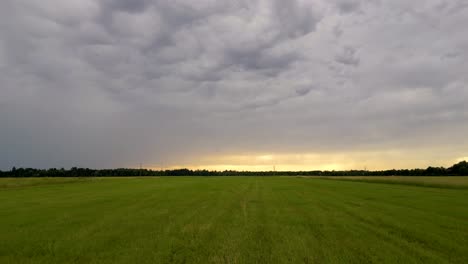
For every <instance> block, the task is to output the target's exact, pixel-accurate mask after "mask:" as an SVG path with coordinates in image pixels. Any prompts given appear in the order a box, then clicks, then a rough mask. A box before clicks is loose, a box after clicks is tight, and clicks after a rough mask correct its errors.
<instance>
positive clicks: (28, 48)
mask: <svg viewBox="0 0 468 264" xmlns="http://www.w3.org/2000/svg"><path fill="white" fill-rule="evenodd" d="M467 25H468V1H467V0H420V1H408V0H386V1H385V0H317V1H312V0H288V1H284V0H237V1H235V0H231V1H228V0H224V1H220V0H132V1H130V0H67V1H63V0H2V1H0V169H10V168H11V167H12V166H17V167H39V168H48V167H65V168H67V167H71V166H79V167H91V168H112V167H138V166H139V163H142V164H143V166H145V167H149V168H159V167H165V168H169V167H177V166H187V167H190V168H215V169H225V168H230V169H231V168H234V169H260V170H263V169H270V168H271V167H272V166H273V165H277V169H279V170H281V169H315V168H316V169H362V168H364V167H367V168H368V169H385V168H393V167H395V168H400V167H401V168H412V167H426V166H428V165H434V166H449V165H451V164H452V163H454V162H456V161H457V160H459V159H463V158H464V157H468V140H467V135H468V64H467V61H468V28H467Z"/></svg>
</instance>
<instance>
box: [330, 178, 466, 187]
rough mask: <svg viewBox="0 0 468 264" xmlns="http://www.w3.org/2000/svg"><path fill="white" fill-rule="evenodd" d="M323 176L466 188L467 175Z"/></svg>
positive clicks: (362, 180) (373, 181) (361, 180)
mask: <svg viewBox="0 0 468 264" xmlns="http://www.w3.org/2000/svg"><path fill="white" fill-rule="evenodd" d="M323 178H326V179H333V180H347V181H358V182H372V183H386V184H403V185H413V186H423V187H434V188H450V189H468V177H460V176H443V177H442V176H441V177H437V176H423V177H421V176H341V177H335V176H334V177H323Z"/></svg>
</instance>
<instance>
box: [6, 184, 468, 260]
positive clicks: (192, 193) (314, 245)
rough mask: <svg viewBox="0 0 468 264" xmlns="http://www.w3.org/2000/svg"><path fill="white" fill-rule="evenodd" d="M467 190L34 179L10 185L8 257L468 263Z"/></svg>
mask: <svg viewBox="0 0 468 264" xmlns="http://www.w3.org/2000/svg"><path fill="white" fill-rule="evenodd" d="M0 181H1V180H0ZM19 181H20V180H19ZM49 181H50V180H49ZM15 185H16V186H18V185H21V184H20V183H18V184H16V183H15ZM467 194H468V193H467V191H466V190H456V189H435V188H421V187H413V186H404V185H403V186H397V185H383V184H369V183H361V182H344V181H329V180H321V179H308V178H287V177H213V178H210V177H192V178H190V177H180V178H178V177H174V178H170V177H167V178H164V177H162V178H109V179H99V180H90V181H87V182H82V181H79V183H77V184H74V183H70V182H66V183H63V184H59V183H57V184H50V182H48V184H45V185H40V184H38V183H37V182H35V184H34V185H33V186H28V187H22V188H10V189H8V188H5V189H4V190H2V191H1V192H0V201H1V203H0V216H1V217H0V262H1V263H65V262H66V263H135V262H136V263H395V262H401V263H421V262H425V263H467V262H468V257H467V256H466V251H467V247H466V245H467V244H468V241H467V237H468V221H466V220H467V219H468V211H467V210H466V208H468V207H467V206H468V199H467V198H468V197H467Z"/></svg>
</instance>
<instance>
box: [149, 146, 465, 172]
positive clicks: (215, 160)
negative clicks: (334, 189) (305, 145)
mask: <svg viewBox="0 0 468 264" xmlns="http://www.w3.org/2000/svg"><path fill="white" fill-rule="evenodd" d="M459 157H461V158H458V159H455V158H454V157H453V156H451V153H450V154H449V153H447V154H443V153H442V152H441V151H435V150H431V149H426V150H407V151H405V150H386V151H353V152H340V153H334V152H330V153H329V152H325V153H275V154H273V153H246V154H233V155H229V154H227V155H214V156H203V157H196V160H197V161H196V162H190V161H188V162H185V163H172V164H168V165H167V166H164V167H163V168H161V167H160V166H152V167H153V169H180V168H188V169H192V170H202V169H206V170H217V171H224V170H236V171H273V170H276V171H311V170H329V171H330V170H363V169H367V170H386V169H412V168H426V167H428V166H444V167H448V166H451V165H453V164H454V163H455V162H454V161H455V160H456V162H458V161H461V160H468V157H466V156H464V155H460V156H459Z"/></svg>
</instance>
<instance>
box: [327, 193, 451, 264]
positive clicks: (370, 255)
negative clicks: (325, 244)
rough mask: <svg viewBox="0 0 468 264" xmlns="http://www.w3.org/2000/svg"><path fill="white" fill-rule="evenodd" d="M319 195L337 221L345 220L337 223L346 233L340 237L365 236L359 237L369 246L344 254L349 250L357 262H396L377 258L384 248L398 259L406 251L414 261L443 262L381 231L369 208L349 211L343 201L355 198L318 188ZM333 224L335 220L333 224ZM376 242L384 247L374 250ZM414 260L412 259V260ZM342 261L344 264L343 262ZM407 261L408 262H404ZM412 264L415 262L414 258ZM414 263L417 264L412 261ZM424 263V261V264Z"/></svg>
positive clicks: (417, 247) (352, 248) (351, 249)
mask: <svg viewBox="0 0 468 264" xmlns="http://www.w3.org/2000/svg"><path fill="white" fill-rule="evenodd" d="M319 192H320V194H321V195H320V196H321V197H322V196H323V197H327V199H326V200H323V201H324V202H325V204H326V207H328V208H331V210H332V211H333V212H336V216H335V217H336V218H337V219H346V222H339V221H338V222H337V223H339V224H340V226H341V227H342V228H343V229H344V230H346V233H343V234H341V235H342V237H343V238H346V237H348V236H351V237H353V236H359V234H364V233H366V234H367V236H364V237H362V239H363V240H365V241H368V243H369V247H368V248H367V249H366V250H365V251H362V249H359V248H356V247H355V245H353V244H351V245H350V246H349V247H348V248H347V251H350V252H351V253H352V254H353V255H357V256H360V257H361V258H360V260H361V261H363V262H366V260H372V259H373V261H372V262H374V261H375V262H377V263H382V262H386V263H392V262H395V261H397V259H393V260H392V259H391V258H389V259H386V261H384V260H382V259H378V254H377V252H378V251H380V250H381V248H385V250H388V251H393V252H394V253H395V254H392V257H397V256H398V255H399V254H401V252H406V254H407V255H408V256H414V257H416V258H417V259H420V260H422V259H424V260H425V261H429V263H431V262H430V261H431V260H433V259H434V258H437V259H438V260H437V261H434V262H432V263H443V262H441V261H442V260H443V258H440V257H436V255H429V256H428V254H427V252H426V251H425V250H424V249H423V248H421V247H420V245H414V244H413V243H411V241H408V240H406V239H403V240H402V238H401V237H399V236H398V235H397V234H396V233H395V232H391V230H388V229H382V226H379V224H378V223H376V222H375V221H374V219H373V218H374V217H375V216H373V215H372V214H369V211H372V210H369V209H368V208H365V210H364V208H361V209H360V210H356V208H350V207H349V204H348V203H343V201H349V200H350V199H351V200H352V199H354V197H343V194H342V193H337V192H334V191H333V190H329V189H324V188H322V189H319ZM335 222H336V221H335ZM377 241H380V242H379V244H384V245H385V246H382V245H380V246H379V247H377V248H374V247H373V245H374V244H376V242H377ZM414 257H413V258H414ZM341 261H346V260H344V259H342V260H341ZM407 261H408V260H407ZM413 261H414V259H413ZM414 263H417V261H416V262H414ZM426 263H427V262H426Z"/></svg>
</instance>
